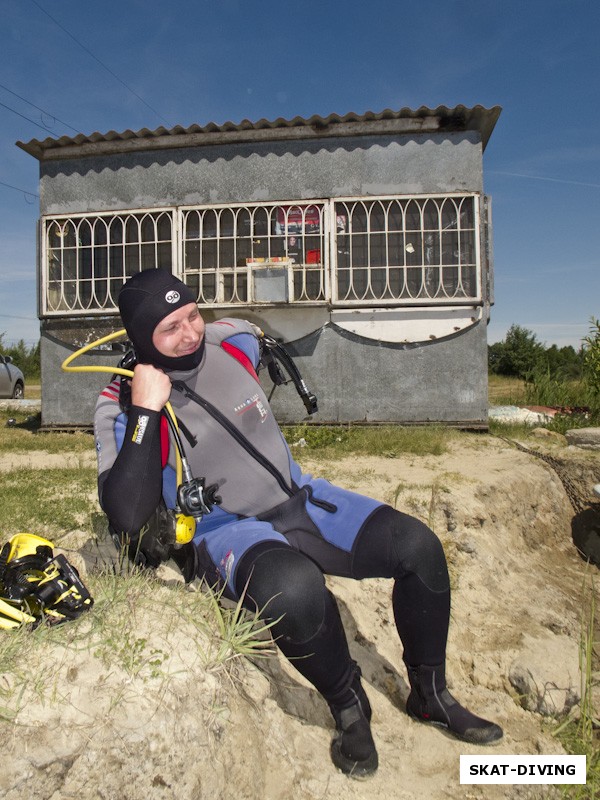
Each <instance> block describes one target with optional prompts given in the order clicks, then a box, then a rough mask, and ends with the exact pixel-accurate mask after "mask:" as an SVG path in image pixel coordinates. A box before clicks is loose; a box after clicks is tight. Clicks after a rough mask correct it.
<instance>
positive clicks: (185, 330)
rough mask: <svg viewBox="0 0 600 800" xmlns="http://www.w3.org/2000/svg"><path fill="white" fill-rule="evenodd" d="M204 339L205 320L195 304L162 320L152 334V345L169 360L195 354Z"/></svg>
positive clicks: (183, 307)
mask: <svg viewBox="0 0 600 800" xmlns="http://www.w3.org/2000/svg"><path fill="white" fill-rule="evenodd" d="M203 338H204V320H203V319H202V317H201V316H200V312H199V311H198V307H197V306H196V304H195V303H188V304H187V305H186V306H182V307H181V308H178V309H177V310H176V311H173V313H172V314H169V316H168V317H165V318H164V319H163V320H161V321H160V322H159V323H158V325H157V326H156V328H155V329H154V333H153V334H152V344H153V345H154V347H156V349H157V350H158V352H159V353H162V355H163V356H167V357H168V358H181V356H189V355H191V354H192V353H195V352H196V350H197V349H198V348H199V347H200V344H201V342H202V339H203Z"/></svg>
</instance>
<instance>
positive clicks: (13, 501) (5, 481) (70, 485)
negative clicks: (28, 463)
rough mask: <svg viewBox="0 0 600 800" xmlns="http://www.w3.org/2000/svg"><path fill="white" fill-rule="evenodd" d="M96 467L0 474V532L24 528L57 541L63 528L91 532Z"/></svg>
mask: <svg viewBox="0 0 600 800" xmlns="http://www.w3.org/2000/svg"><path fill="white" fill-rule="evenodd" d="M95 491H96V470H95V469H93V468H91V467H87V468H81V467H80V468H72V469H26V468H19V469H14V470H11V471H10V472H4V473H3V474H2V493H1V494H0V534H1V536H2V538H3V539H7V538H9V537H10V536H13V535H14V534H15V533H19V532H21V531H26V532H29V533H36V534H38V535H41V536H45V537H47V538H50V539H51V540H52V541H53V542H55V543H58V542H59V541H60V539H61V538H62V536H64V534H65V532H66V531H70V530H74V529H77V528H79V529H83V530H89V531H90V532H91V530H92V528H91V515H92V512H93V511H94V510H96V509H97V501H96V499H95Z"/></svg>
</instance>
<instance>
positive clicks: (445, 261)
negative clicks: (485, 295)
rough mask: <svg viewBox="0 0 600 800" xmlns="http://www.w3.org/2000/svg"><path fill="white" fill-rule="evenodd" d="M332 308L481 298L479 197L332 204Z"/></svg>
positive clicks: (370, 200) (381, 199) (376, 199)
mask: <svg viewBox="0 0 600 800" xmlns="http://www.w3.org/2000/svg"><path fill="white" fill-rule="evenodd" d="M335 217H336V241H335V249H336V270H335V275H334V276H333V277H334V302H337V303H340V304H343V305H354V304H357V305H373V304H380V305H387V304H389V303H395V304H396V303H401V304H412V303H418V304H431V303H448V302H449V301H452V302H459V301H463V302H464V301H467V300H468V301H476V300H478V299H479V297H480V278H479V266H478V265H479V236H478V230H479V222H478V206H477V203H476V202H475V196H474V195H469V196H445V197H421V198H418V197H396V198H393V199H389V198H370V199H368V200H367V199H364V198H363V199H351V200H344V201H337V202H336V203H335Z"/></svg>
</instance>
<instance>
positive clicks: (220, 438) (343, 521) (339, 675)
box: [95, 269, 502, 776]
mask: <svg viewBox="0 0 600 800" xmlns="http://www.w3.org/2000/svg"><path fill="white" fill-rule="evenodd" d="M119 309H120V312H121V317H122V319H123V323H124V325H125V328H126V330H127V333H128V335H129V337H130V339H131V341H132V343H133V345H134V348H135V351H136V354H137V359H138V364H137V366H136V367H135V370H134V377H133V380H132V382H131V398H130V406H129V407H128V408H126V413H124V412H123V411H122V409H121V407H120V405H119V391H118V388H119V387H118V385H115V384H113V385H112V387H110V386H109V387H107V389H105V390H104V391H103V392H102V394H101V395H100V398H99V400H98V404H97V408H96V418H95V431H96V443H97V450H98V470H99V478H98V485H99V495H100V503H101V505H102V508H103V509H104V511H105V512H106V514H107V516H108V519H109V521H110V525H111V529H112V530H113V531H114V532H115V533H116V535H117V536H120V537H126V538H127V539H128V540H129V541H130V542H132V543H133V545H135V546H136V547H138V548H139V549H140V550H141V553H142V555H143V556H144V555H145V556H146V558H147V561H148V563H150V564H152V563H156V559H157V556H156V551H155V550H153V549H152V541H153V537H152V536H150V537H149V540H150V546H148V544H147V543H146V542H145V541H144V537H142V539H141V541H140V537H139V532H140V530H142V529H144V526H146V527H148V525H149V524H150V528H152V521H153V520H154V521H156V515H157V509H160V508H161V506H162V505H163V503H164V505H166V506H167V507H169V508H173V507H174V505H175V492H174V489H175V487H174V486H173V480H172V476H173V464H174V454H173V452H172V451H173V450H174V448H173V447H169V446H168V440H167V436H166V435H165V429H166V425H165V423H164V416H163V414H162V410H163V408H164V406H165V404H166V403H167V401H169V402H170V404H171V406H172V408H173V410H174V412H175V415H176V417H177V419H178V422H179V425H180V427H181V430H182V431H183V433H184V437H185V438H186V456H187V459H188V462H189V464H190V467H191V470H192V473H193V474H194V475H195V476H196V477H199V476H202V477H204V478H205V479H206V483H207V484H214V485H216V486H217V487H218V494H219V495H220V501H219V504H218V505H215V506H214V508H213V509H212V510H211V511H210V513H208V514H206V515H205V516H204V517H203V519H202V520H201V521H200V522H199V523H198V524H197V527H196V533H195V536H194V540H193V544H192V545H191V546H189V547H188V549H187V551H186V552H185V554H182V553H181V552H179V553H178V554H177V553H176V557H178V558H179V563H180V565H181V566H182V570H183V571H184V574H186V577H187V578H188V579H191V578H192V577H193V576H194V574H204V575H206V577H207V579H208V580H209V582H211V583H212V582H214V581H219V582H220V583H221V585H225V587H226V591H227V593H228V596H230V597H232V598H238V597H240V596H241V595H242V594H243V593H244V592H245V595H244V596H245V600H244V602H245V604H246V605H248V606H249V607H252V608H255V609H258V610H259V611H260V612H261V614H262V615H263V616H264V617H265V618H268V619H270V620H277V621H276V622H275V623H274V625H273V628H272V633H273V637H274V639H275V641H276V643H277V646H278V647H279V648H280V649H281V651H282V652H283V653H284V655H285V656H287V657H288V658H289V659H292V663H293V665H294V666H295V667H296V668H297V669H298V671H299V672H300V673H301V674H302V675H304V677H305V678H307V679H308V680H309V681H310V682H311V683H312V684H313V685H314V686H315V687H316V688H317V690H318V691H319V692H320V693H321V695H322V696H323V697H324V698H325V700H326V701H327V703H328V705H329V707H330V709H331V712H332V714H333V717H334V720H335V724H336V729H337V733H336V736H335V738H334V740H333V742H332V746H331V755H332V759H333V762H334V763H335V764H336V766H337V767H339V768H340V769H341V770H343V771H344V772H346V773H348V774H350V775H353V776H364V775H368V774H371V773H372V772H374V771H375V770H376V769H377V766H378V758H377V751H376V749H375V744H374V741H373V737H372V735H371V728H370V719H371V708H370V705H369V700H368V698H367V695H366V693H365V691H364V689H363V687H362V684H361V680H360V677H361V673H360V669H359V667H358V665H357V664H356V663H355V662H354V661H353V660H352V659H351V657H350V653H349V651H348V645H347V641H346V636H345V632H344V629H343V627H342V623H341V619H340V615H339V611H338V607H337V604H336V601H335V598H334V597H333V595H332V594H331V593H330V592H329V591H328V590H327V588H326V585H325V581H324V577H323V576H324V574H332V575H340V576H344V577H349V578H354V579H358V580H360V579H363V578H369V577H389V578H392V579H393V580H394V584H393V593H392V605H393V612H394V618H395V622H396V627H397V629H398V633H399V635H400V638H401V640H402V644H403V647H404V653H403V658H404V661H405V664H406V666H407V670H408V677H409V682H410V686H411V692H410V695H409V697H408V701H407V712H408V714H409V715H410V716H411V717H412V718H414V719H416V720H419V721H421V722H426V723H431V724H435V725H439V726H442V727H443V728H445V729H446V730H447V731H448V732H450V733H452V734H453V735H455V736H457V737H458V738H460V739H462V740H464V741H467V742H471V743H475V744H489V743H491V742H495V741H497V740H499V739H500V738H501V737H502V730H501V728H500V727H499V726H498V725H495V724H494V723H492V722H488V721H487V720H484V719H481V718H480V717H477V716H475V715H474V714H472V713H471V712H470V711H468V710H467V709H466V708H464V707H463V706H461V705H460V704H459V703H458V702H457V701H456V700H455V699H454V697H452V695H451V694H450V693H449V692H448V689H447V688H446V678H445V655H446V639H447V631H448V623H449V616H450V587H449V581H448V572H447V567H446V561H445V557H444V553H443V550H442V546H441V544H440V542H439V540H438V539H437V537H436V536H435V534H433V532H432V531H430V530H429V528H427V527H426V526H425V525H424V524H423V523H421V522H420V521H419V520H417V519H415V518H413V517H410V516H408V515H406V514H402V513H400V512H398V511H396V510H394V509H392V508H391V507H389V506H387V505H384V504H383V503H380V502H378V501H376V500H373V499H371V498H368V497H363V496H361V495H358V494H355V493H353V492H349V491H347V490H344V489H341V488H339V487H336V486H333V485H331V484H330V483H328V482H327V481H325V480H323V479H314V478H312V476H310V475H304V474H303V473H302V471H301V469H300V467H299V466H298V464H296V463H295V462H294V460H293V458H292V456H291V453H290V450H289V449H288V447H287V445H286V443H285V439H284V438H283V435H282V433H281V431H280V429H279V426H278V425H277V423H276V421H275V419H274V417H273V414H272V411H271V409H270V407H269V403H268V400H267V398H266V396H265V394H264V392H263V391H262V389H261V387H260V384H259V383H258V379H257V375H256V369H257V367H258V361H259V347H258V339H257V333H256V328H255V327H254V326H252V325H251V324H250V323H247V322H243V321H241V320H234V319H223V320H220V321H219V322H215V323H212V324H209V325H206V326H205V324H204V321H203V319H202V317H201V316H200V313H199V311H198V308H197V307H196V304H195V298H194V295H193V294H192V292H191V290H190V289H189V288H188V287H187V286H185V284H183V283H181V281H179V280H177V279H176V278H175V277H174V276H173V275H171V273H169V272H167V271H165V270H161V269H156V270H154V269H152V270H147V271H143V272H140V273H138V274H136V275H134V276H133V277H132V278H130V279H129V280H128V281H127V283H126V284H125V285H124V286H123V288H122V290H121V292H120V294H119ZM121 399H122V398H121ZM128 405H129V404H128ZM161 440H162V447H161ZM149 521H150V523H149ZM167 555H168V554H167ZM159 557H160V554H159ZM165 557H166V556H165Z"/></svg>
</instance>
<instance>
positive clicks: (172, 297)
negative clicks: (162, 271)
mask: <svg viewBox="0 0 600 800" xmlns="http://www.w3.org/2000/svg"><path fill="white" fill-rule="evenodd" d="M180 297H181V295H180V294H179V292H177V291H175V289H171V291H170V292H167V293H166V295H165V300H166V301H167V303H176V302H177V301H178V300H179V298H180Z"/></svg>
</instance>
